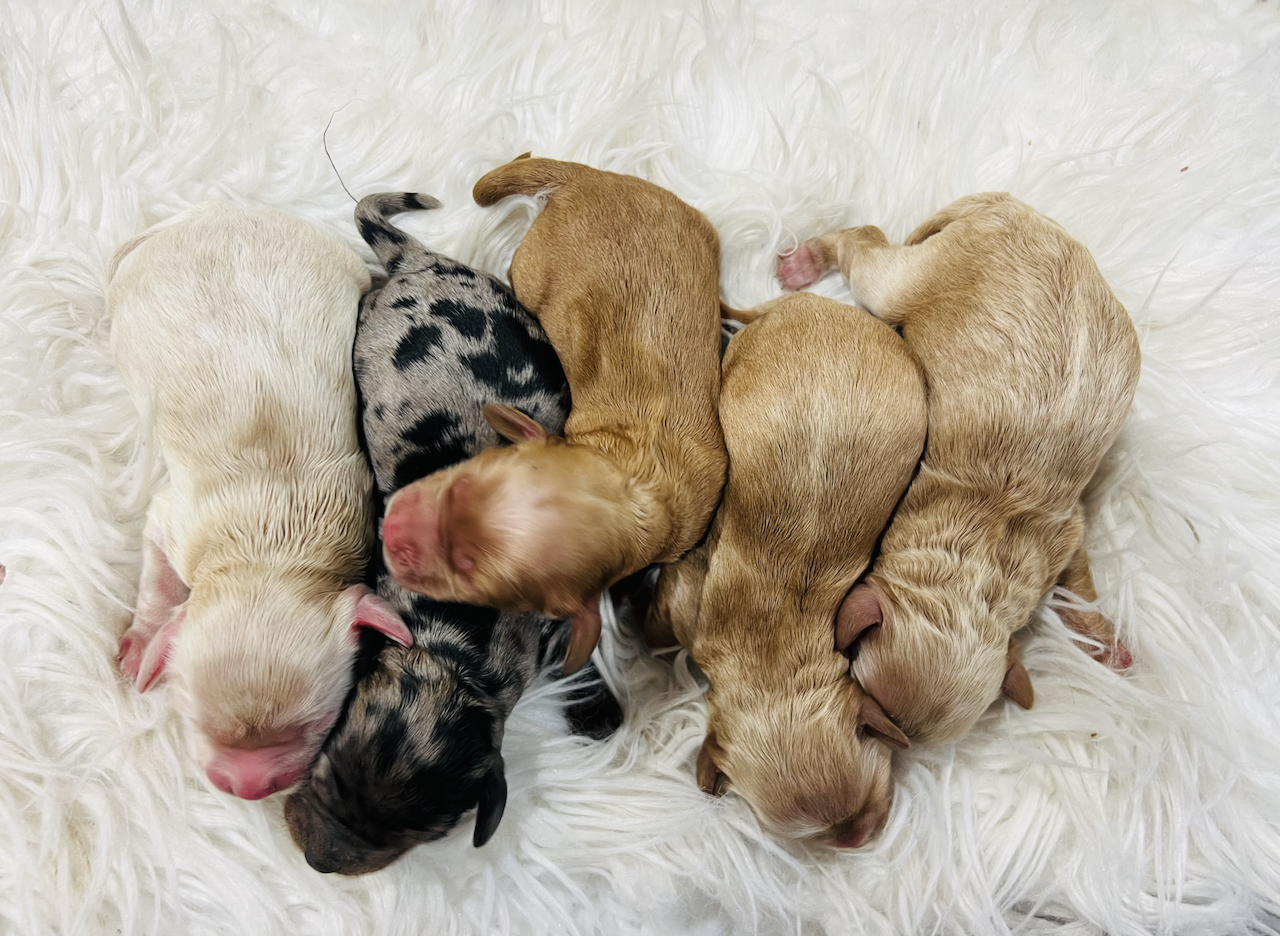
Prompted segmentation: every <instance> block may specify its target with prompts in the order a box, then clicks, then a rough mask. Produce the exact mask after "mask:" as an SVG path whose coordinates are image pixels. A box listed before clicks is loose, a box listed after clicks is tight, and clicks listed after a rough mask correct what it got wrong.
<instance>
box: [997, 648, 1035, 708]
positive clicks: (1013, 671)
mask: <svg viewBox="0 0 1280 936" xmlns="http://www.w3.org/2000/svg"><path fill="white" fill-rule="evenodd" d="M1005 664H1006V665H1007V666H1008V669H1006V670H1005V673H1004V682H1002V683H1001V684H1000V691H1001V692H1003V693H1004V694H1005V695H1006V696H1008V697H1009V698H1010V699H1012V700H1013V701H1014V702H1016V703H1018V705H1019V706H1021V707H1022V708H1024V709H1029V708H1031V706H1032V704H1033V703H1034V702H1035V700H1036V694H1035V690H1034V689H1032V688H1031V676H1030V675H1028V673H1027V668H1026V667H1025V666H1023V665H1022V653H1021V652H1020V651H1019V649H1018V642H1017V641H1016V640H1014V639H1013V638H1012V637H1010V638H1009V651H1008V653H1006V654H1005Z"/></svg>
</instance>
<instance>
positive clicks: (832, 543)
mask: <svg viewBox="0 0 1280 936" xmlns="http://www.w3.org/2000/svg"><path fill="white" fill-rule="evenodd" d="M751 317H752V318H754V319H756V321H754V323H753V324H751V325H748V326H747V327H746V328H745V329H743V330H742V332H741V333H740V334H739V335H738V337H736V338H734V339H733V341H732V342H730V344H729V349H728V352H727V353H726V354H725V359H724V376H723V386H722V389H721V397H720V422H721V425H722V426H723V428H724V438H725V444H726V446H727V447H728V450H729V481H728V484H727V485H726V486H725V489H724V500H723V502H722V503H721V505H720V509H719V511H718V513H717V514H716V518H715V520H714V522H713V523H712V527H711V532H710V535H709V537H708V539H707V542H706V544H705V545H703V546H701V547H699V548H698V549H696V550H694V551H693V552H692V553H690V554H689V555H688V556H687V557H686V558H685V559H683V560H681V561H680V562H677V563H675V564H673V565H670V566H668V567H667V568H666V569H665V570H664V571H663V573H662V576H661V578H660V579H659V580H658V586H657V591H656V594H655V595H654V598H653V603H652V605H651V606H650V608H649V613H648V616H647V618H646V621H645V637H646V639H647V640H648V641H649V643H650V645H654V646H656V645H669V644H670V642H671V641H670V637H671V636H672V635H674V637H675V638H676V639H678V640H679V641H680V643H682V644H683V645H684V646H685V647H686V648H688V650H689V652H690V653H691V654H692V655H693V658H694V659H695V660H696V661H697V662H698V665H699V666H700V667H701V668H702V670H703V672H705V673H706V674H707V678H708V679H709V680H710V681H711V689H710V692H709V693H708V695H707V701H708V710H709V711H708V723H707V735H706V740H705V741H704V742H703V745H702V750H701V751H700V752H699V754H698V784H699V786H701V787H702V789H703V790H704V791H706V792H707V793H713V794H716V795H719V794H720V793H721V792H723V791H724V789H725V788H726V787H727V786H728V785H730V784H732V786H733V787H734V788H735V789H737V790H738V791H739V792H740V793H742V795H743V796H744V797H746V799H747V801H748V802H749V803H750V804H751V805H752V807H753V808H754V809H755V811H756V814H757V815H758V816H759V817H760V819H761V821H762V822H764V824H765V825H767V826H769V827H770V828H771V829H773V830H774V831H775V832H778V833H780V834H783V835H791V836H810V837H815V838H818V839H819V840H821V841H824V842H827V843H829V844H832V845H837V846H848V847H857V846H859V845H861V844H863V843H864V842H866V841H868V840H869V839H871V838H873V837H874V836H876V835H877V834H878V833H879V832H880V830H881V829H882V828H883V826H884V823H885V821H886V819H887V818H888V815H889V806H890V804H891V802H892V797H893V792H892V788H891V785H890V776H889V766H890V755H891V753H892V752H891V747H906V745H907V739H906V738H905V737H904V736H903V734H902V732H901V731H899V730H898V728H897V727H896V726H895V725H894V724H893V723H892V722H891V721H889V719H888V718H886V717H885V715H884V713H883V712H882V711H881V710H880V707H879V706H878V705H877V704H876V702H875V700H874V699H872V698H871V697H869V696H867V695H865V694H864V693H863V692H862V689H861V688H860V687H859V686H858V684H857V683H856V682H855V681H854V680H853V679H852V678H850V675H849V664H848V660H847V659H846V658H845V657H844V656H843V655H841V653H840V652H839V651H837V650H836V649H835V647H834V645H833V642H832V639H831V623H832V621H833V620H834V618H835V615H836V609H837V608H838V607H839V606H840V602H841V599H843V598H844V596H845V594H846V593H847V592H848V591H849V588H850V586H851V585H853V583H854V582H855V581H857V579H858V577H859V576H860V575H862V573H863V571H864V570H865V569H866V567H867V565H868V564H869V563H870V561H871V556H872V552H873V550H874V548H875V544H876V540H877V539H878V538H879V536H880V534H881V532H882V531H883V530H884V528H885V526H886V524H888V522H889V517H890V515H891V514H892V512H893V509H894V506H895V505H896V504H897V503H898V500H899V498H901V496H902V492H903V491H904V490H906V488H907V484H908V482H909V481H910V479H911V474H912V472H913V471H914V470H915V467H916V464H917V462H918V460H919V458H920V452H921V449H922V448H923V447H924V440H925V426H926V422H927V415H926V412H925V389H924V382H923V380H922V378H921V375H920V370H919V368H918V367H917V365H916V364H915V362H914V361H913V360H912V359H911V355H910V354H909V353H908V351H907V348H906V346H905V345H904V344H903V343H902V339H900V338H899V337H898V336H897V335H895V334H894V333H893V331H892V330H891V329H890V328H888V327H887V326H885V325H884V324H882V323H880V322H877V321H876V320H875V319H873V318H872V317H871V316H869V315H866V314H864V313H862V312H859V311H858V310H856V309H852V308H850V307H848V306H845V305H842V304H841V303H838V302H835V301H833V300H831V299H824V298H822V297H819V296H814V295H811V294H807V293H806V294H798V295H794V296H785V297H783V298H781V299H777V300H774V301H773V302H770V303H767V304H765V305H764V306H761V307H760V308H759V309H756V310H753V312H752V313H751Z"/></svg>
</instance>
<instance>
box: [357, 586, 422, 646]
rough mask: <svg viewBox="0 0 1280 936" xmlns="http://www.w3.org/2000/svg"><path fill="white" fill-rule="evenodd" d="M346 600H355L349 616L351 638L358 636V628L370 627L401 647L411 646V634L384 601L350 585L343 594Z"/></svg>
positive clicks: (371, 593) (363, 588) (363, 589)
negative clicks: (353, 608)
mask: <svg viewBox="0 0 1280 936" xmlns="http://www.w3.org/2000/svg"><path fill="white" fill-rule="evenodd" d="M343 594H344V595H345V596H346V597H347V598H348V599H350V598H355V602H356V606H355V610H354V611H353V612H352V616H351V636H352V638H353V639H355V638H356V636H357V635H358V634H359V631H360V628H362V627H371V628H373V629H374V630H376V631H378V632H379V633H381V634H383V635H385V636H386V638H387V639H388V640H393V641H395V642H396V643H398V644H399V645H400V646H402V647H412V646H413V634H412V633H410V632H409V628H407V627H406V626H405V623H404V621H403V620H401V618H400V615H399V613H397V611H396V609H395V608H393V607H391V605H389V604H387V602H386V600H385V599H383V598H381V597H379V596H378V595H375V594H374V593H373V592H371V591H369V589H367V588H365V586H363V585H352V586H351V587H350V588H348V589H347V590H346V591H345V592H344V593H343Z"/></svg>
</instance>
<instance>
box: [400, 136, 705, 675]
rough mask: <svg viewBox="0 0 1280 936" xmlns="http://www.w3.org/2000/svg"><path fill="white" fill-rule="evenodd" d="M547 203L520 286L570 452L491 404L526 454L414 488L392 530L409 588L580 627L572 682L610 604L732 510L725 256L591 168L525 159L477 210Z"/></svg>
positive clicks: (570, 661)
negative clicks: (564, 385) (610, 596)
mask: <svg viewBox="0 0 1280 936" xmlns="http://www.w3.org/2000/svg"><path fill="white" fill-rule="evenodd" d="M543 191H547V192H550V198H549V200H548V203H547V206H546V209H545V210H544V211H543V212H542V213H541V214H540V215H539V216H538V218H537V219H536V220H535V221H534V222H533V226H532V227H531V228H530V230H529V233H528V234H526V235H525V238H524V240H523V241H522V242H521V244H520V247H519V248H518V249H517V250H516V254H515V258H514V259H513V260H512V263H511V283H512V285H513V286H514V288H515V293H516V296H517V298H519V300H520V302H521V303H523V304H524V305H525V306H526V307H527V308H528V309H529V310H530V311H531V312H533V314H534V315H535V316H537V318H538V320H539V322H541V324H542V327H543V328H544V329H545V330H546V332H547V336H548V337H549V338H550V339H551V343H552V345H553V346H554V347H555V349H556V352H557V353H558V354H559V355H560V360H561V362H562V363H563V365H564V371H565V374H566V375H567V376H568V378H569V388H570V392H571V393H572V396H573V409H572V412H571V414H570V416H569V420H568V422H567V423H566V425H565V437H564V438H560V437H559V436H551V435H548V434H547V432H546V430H544V429H543V428H542V427H541V426H539V425H538V424H537V423H536V422H534V421H533V420H532V419H530V418H529V417H527V416H525V415H524V414H522V413H520V412H518V411H516V410H513V409H511V408H509V407H505V406H496V405H492V404H491V405H490V406H487V407H486V408H485V415H486V418H488V419H489V421H490V422H491V423H492V424H493V426H494V428H495V429H497V430H498V432H499V433H501V434H502V435H504V436H505V437H506V438H508V439H510V440H511V441H513V442H515V443H517V444H516V445H514V446H510V447H504V448H491V449H487V450H486V451H484V452H483V453H481V454H480V455H477V456H476V457H475V458H472V459H470V460H468V461H465V462H462V463H461V464H459V465H457V466H455V467H452V468H448V469H445V470H443V471H439V472H437V473H435V474H432V475H429V476H427V477H426V478H423V479H422V480H420V481H418V482H416V483H414V484H411V485H409V486H407V487H405V488H403V489H402V490H401V491H399V492H398V493H397V494H396V495H395V496H394V497H393V498H392V499H391V501H390V502H389V503H388V505H387V512H386V518H385V519H384V521H383V528H382V533H383V542H384V545H385V554H386V559H387V565H388V567H389V568H390V569H391V571H392V573H393V574H394V575H395V577H396V578H397V579H398V580H399V581H400V583H401V584H402V585H404V586H405V587H406V588H409V589H411V590H413V591H418V592H421V593H423V594H426V595H430V596H431V597H432V598H436V599H447V600H455V601H467V602H472V603H475V604H486V605H491V606H494V607H498V608H503V609H505V610H508V611H539V612H541V613H543V614H546V615H548V616H550V617H569V618H571V619H572V620H573V636H572V638H571V640H570V645H569V649H568V652H567V653H566V656H565V663H564V669H565V671H566V672H572V671H573V670H576V669H577V668H578V667H579V666H581V665H582V664H583V663H584V662H585V661H586V659H587V657H588V656H589V655H590V654H591V650H592V649H593V648H594V647H595V645H596V641H597V640H598V639H599V636H600V614H599V607H598V606H599V599H600V594H601V592H602V591H603V590H604V589H605V588H607V587H608V586H609V585H610V584H612V583H613V582H615V581H617V580H618V579H620V578H622V577H623V576H625V575H627V574H629V573H631V572H634V571H635V570H637V569H640V568H643V567H644V566H646V565H649V564H650V563H653V562H671V561H673V560H675V559H677V558H679V557H680V556H682V555H683V554H684V553H685V552H687V551H688V550H689V549H690V548H691V547H692V546H693V545H694V544H695V543H696V542H698V540H699V539H700V538H701V537H702V535H703V533H704V532H705V531H706V528H707V524H708V523H709V522H710V520H711V515H712V513H713V512H714V510H715V506H716V502H717V501H718V499H719V497H720V490H721V488H722V486H723V484H724V474H725V452H724V442H723V439H722V437H721V435H720V423H719V420H718V418H717V415H716V406H717V402H718V398H719V393H720V361H719V355H720V324H719V322H720V306H719V273H720V245H719V240H718V238H717V236H716V232H715V230H714V229H713V228H712V227H711V225H710V224H709V223H707V220H706V219H705V218H704V217H703V216H702V215H701V214H699V213H698V212H697V211H695V210H694V209H692V208H690V207H689V206H688V205H686V204H685V203H684V202H682V201H680V200H679V199H678V198H676V197H675V196H674V195H672V194H671V193H670V192H667V191H665V190H664V189H660V188H658V187H657V186H655V185H651V184H649V183H648V182H644V181H642V180H640V179H637V178H633V177H631V176H623V175H615V174H613V173H611V172H599V171H597V170H595V169H590V168H588V167H586V166H581V165H578V164H576V163H567V162H556V161H554V160H550V159H526V158H522V159H518V160H516V161H515V162H512V163H508V164H507V165H505V166H502V167H501V168H499V169H495V170H494V171H492V172H490V173H489V174H488V175H486V176H484V178H482V179H481V180H480V181H479V182H477V183H476V187H475V199H476V201H477V202H478V203H479V204H481V205H491V204H493V203H495V202H497V201H499V200H500V199H502V198H504V197H506V196H508V195H514V194H517V193H519V194H525V195H532V194H535V193H537V192H543ZM518 377H519V375H518V374H516V375H511V376H510V377H509V378H508V379H518Z"/></svg>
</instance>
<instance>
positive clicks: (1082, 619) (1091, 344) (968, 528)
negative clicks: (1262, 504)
mask: <svg viewBox="0 0 1280 936" xmlns="http://www.w3.org/2000/svg"><path fill="white" fill-rule="evenodd" d="M835 266H838V267H839V268H840V269H841V270H842V271H843V272H844V274H845V276H847V277H848V279H849V285H850V288H851V289H852V291H853V295H854V297H855V298H856V299H857V301H858V303H859V304H860V305H862V306H864V307H865V308H867V309H869V310H870V311H871V312H872V313H874V314H875V315H877V316H879V317H880V318H881V319H883V320H884V321H885V322H888V323H889V324H890V325H895V326H901V328H902V336H903V338H904V339H905V340H906V342H907V345H908V346H909V347H910V348H911V350H912V351H913V352H914V353H915V355H916V356H917V358H918V359H919V360H920V363H921V364H922V366H923V367H924V372H925V378H926V380H927V381H928V385H929V443H928V448H927V450H926V451H925V455H924V460H923V462H922V463H921V466H920V473H919V475H918V476H917V477H916V479H915V480H914V481H913V482H912V484H911V488H910V490H909V491H908V492H907V496H906V498H905V500H904V501H903V504H902V506H901V508H900V509H899V510H898V512H897V514H896V515H895V517H894V520H893V524H892V525H891V526H890V527H889V529H888V531H887V532H886V533H885V536H884V540H883V542H882V543H881V547H880V556H879V559H878V560H877V562H876V565H875V568H874V569H873V570H872V571H871V573H870V574H869V575H868V576H867V579H866V582H865V583H863V584H860V585H858V587H856V588H854V589H853V590H852V591H851V592H850V593H849V596H848V597H847V598H846V599H845V601H844V603H843V604H842V606H841V609H840V614H839V619H838V621H837V642H838V644H839V645H840V646H842V647H852V648H853V650H854V652H855V653H856V656H855V658H854V661H853V667H852V668H853V673H854V675H855V676H856V677H857V679H858V681H859V682H860V683H861V684H862V686H863V687H864V688H865V689H866V691H867V692H869V693H870V694H871V695H873V696H874V697H875V698H876V699H877V700H878V701H879V703H880V705H881V707H882V708H883V709H884V710H885V711H886V712H887V713H888V714H889V715H890V716H891V717H892V718H893V719H894V720H895V721H896V722H897V723H898V725H899V726H900V727H901V728H902V729H903V730H904V731H906V733H907V734H908V735H910V736H911V737H915V738H922V739H935V740H936V739H947V738H956V737H959V736H961V735H963V734H964V733H965V732H967V731H968V730H969V729H970V728H971V727H972V726H973V723H974V722H975V721H976V720H977V719H978V716H979V715H981V714H982V712H983V711H984V710H985V709H986V708H987V706H989V705H990V704H991V702H992V701H994V700H995V699H996V698H997V697H998V696H999V695H1000V692H1001V690H1002V688H1003V690H1004V692H1005V693H1006V694H1007V695H1009V696H1011V697H1012V698H1013V699H1014V700H1015V701H1017V702H1018V703H1019V704H1021V705H1023V706H1024V707H1027V706H1030V704H1031V702H1032V698H1033V695H1032V689H1031V682H1030V680H1029V679H1028V677H1027V673H1026V670H1025V669H1024V668H1023V666H1022V664H1021V663H1020V662H1019V661H1018V654H1017V645H1016V643H1014V641H1013V638H1012V635H1013V633H1014V632H1015V631H1017V630H1018V629H1020V628H1022V627H1024V626H1025V625H1026V624H1027V622H1028V621H1029V619H1030V617H1031V613H1032V611H1033V610H1034V609H1035V607H1036V605H1037V604H1039V602H1040V601H1041V599H1042V598H1043V597H1044V596H1045V594H1046V593H1047V592H1048V591H1049V590H1050V589H1051V588H1052V587H1053V586H1054V584H1055V583H1060V584H1063V585H1065V586H1067V587H1069V588H1071V589H1072V590H1073V591H1075V592H1076V593H1077V594H1080V595H1081V596H1082V597H1085V598H1089V599H1093V598H1096V597H1097V596H1096V594H1095V592H1094V590H1093V581H1092V578H1091V577H1090V574H1089V561H1088V555H1087V554H1086V552H1085V545H1084V511H1083V508H1082V507H1081V504H1080V496H1081V493H1082V492H1083V491H1084V488H1085V485H1087V484H1088V483H1089V479H1090V478H1092V477H1093V474H1094V472H1095V471H1096V470H1097V468H1098V464H1099V462H1100V461H1101V460H1102V456H1103V454H1104V453H1105V452H1106V450H1107V448H1108V447H1109V446H1110V445H1111V443H1112V441H1113V440H1114V439H1115V437H1116V434H1117V433H1118V432H1119V431H1120V427H1121V426H1122V425H1123V423H1124V420H1125V415H1126V414H1127V413H1128V411H1129V405H1130V402H1131V401H1132V399H1133V393H1134V389H1135V387H1136V386H1137V382H1138V370H1139V363H1140V362H1139V353H1138V340H1137V336H1136V335H1135V334H1134V329H1133V324H1132V322H1131V321H1130V320H1129V316H1128V313H1126V312H1125V310H1124V308H1123V307H1122V306H1121V305H1120V303H1119V302H1118V301H1117V300H1116V297H1115V296H1114V294H1112V292H1111V290H1110V288H1109V287H1108V286H1107V284H1106V282H1105V281H1104V280H1103V278H1102V274H1101V273H1100V272H1099V271H1098V267H1097V265H1096V264H1095V263H1094V261H1093V258H1092V257H1091V256H1090V255H1089V252H1088V250H1086V249H1085V248H1084V247H1083V246H1082V245H1080V244H1079V243H1078V242H1076V241H1074V240H1072V239H1071V238H1070V237H1069V236H1068V235H1067V234H1066V232H1065V231H1063V230H1062V228H1061V227H1059V226H1058V225H1057V224H1055V223H1054V222H1053V221H1050V220H1049V219H1048V218H1045V217H1044V216H1042V215H1040V214H1037V213H1036V212H1035V211H1033V210H1032V209H1031V208H1029V207H1028V206H1026V205H1025V204H1023V203H1022V202H1019V201H1017V200H1016V199H1014V198H1012V197H1011V196H1009V195H1007V194H1003V193H1001V194H984V195H973V196H970V197H968V198H963V199H961V200H960V201H958V202H955V203H954V204H952V205H951V206H949V207H948V208H946V209H944V210H943V211H942V212H940V213H939V214H937V215H935V216H934V217H933V218H930V219H929V220H928V221H926V222H925V223H924V224H923V225H921V226H920V227H919V228H917V229H916V230H915V231H914V232H913V233H912V234H911V236H910V237H908V238H907V242H906V245H905V246H892V245H890V244H889V242H888V240H886V239H885V236H884V234H883V233H881V231H880V230H879V229H878V228H875V227H861V228H851V229H849V230H846V231H840V232H836V233H833V234H828V235H826V236H824V237H820V238H816V239H814V240H811V241H806V242H805V243H803V244H801V245H800V247H799V248H798V249H797V250H796V251H795V252H794V253H792V254H790V255H789V256H787V257H784V258H782V260H781V261H780V263H779V264H778V275H779V278H780V279H782V281H783V283H784V285H786V286H787V287H789V288H792V289H795V288H799V287H801V286H805V285H808V284H809V283H811V282H813V281H814V280H815V279H817V277H818V276H820V275H821V274H822V273H823V272H825V271H826V270H828V269H831V268H832V267H835ZM1063 616H1064V618H1065V619H1066V620H1067V623H1068V624H1069V625H1070V626H1072V627H1073V628H1075V629H1076V630H1077V631H1078V632H1080V633H1082V634H1084V635H1085V636H1087V637H1089V638H1092V639H1093V640H1095V641H1097V642H1099V643H1100V644H1101V645H1102V656H1103V659H1104V660H1105V661H1106V662H1108V663H1110V664H1112V665H1114V666H1117V667H1123V666H1127V665H1129V662H1130V658H1129V653H1128V651H1127V650H1126V649H1125V648H1124V646H1123V645H1122V644H1120V643H1118V642H1117V641H1116V639H1115V633H1114V631H1113V629H1112V627H1111V624H1110V622H1108V621H1107V620H1106V619H1105V618H1103V617H1102V616H1101V615H1098V614H1080V613H1078V612H1066V613H1064V615H1063Z"/></svg>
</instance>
